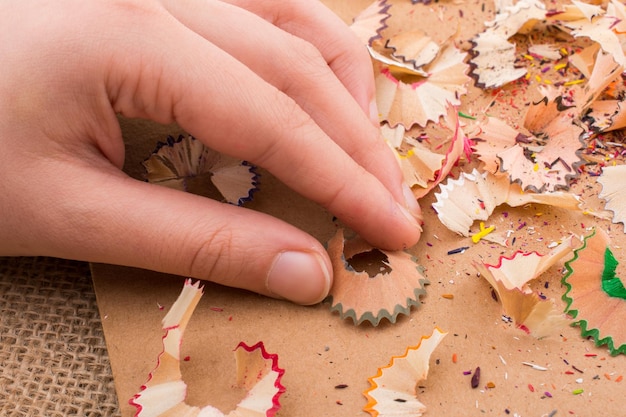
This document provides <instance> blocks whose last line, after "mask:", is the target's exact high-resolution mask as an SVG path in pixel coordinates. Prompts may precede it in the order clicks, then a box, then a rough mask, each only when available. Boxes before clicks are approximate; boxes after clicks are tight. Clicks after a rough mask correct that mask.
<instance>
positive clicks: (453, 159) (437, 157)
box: [387, 105, 468, 199]
mask: <svg viewBox="0 0 626 417" xmlns="http://www.w3.org/2000/svg"><path fill="white" fill-rule="evenodd" d="M441 126H442V127H443V128H444V129H441V130H442V131H445V132H451V133H452V134H451V136H449V142H450V145H449V146H448V148H447V151H446V154H445V155H443V154H440V153H437V152H433V151H432V150H430V149H429V148H427V147H426V146H424V145H422V144H420V143H419V142H417V143H409V141H402V142H401V143H400V144H399V146H396V148H395V149H394V150H395V151H397V153H398V160H399V162H400V168H401V169H402V173H403V175H404V180H405V181H406V183H407V184H408V185H409V187H411V191H413V195H414V196H415V198H417V199H419V198H422V197H424V196H425V195H426V194H428V193H429V192H430V191H431V190H432V189H434V188H435V187H436V186H437V184H439V183H440V182H441V181H443V180H444V179H445V178H446V177H447V176H448V174H449V173H450V171H451V170H452V168H453V167H454V165H455V164H456V163H457V162H458V161H459V159H460V158H461V157H462V155H463V154H464V153H465V154H467V148H468V145H466V142H467V137H466V135H465V133H464V132H463V130H462V129H461V127H460V123H459V116H458V112H457V110H456V108H455V107H454V106H452V105H448V108H447V113H446V117H445V118H444V120H443V123H441ZM395 130H396V131H397V130H398V129H397V128H396V129H395ZM387 132H388V131H387ZM413 142H414V141H413ZM390 143H391V141H390Z"/></svg>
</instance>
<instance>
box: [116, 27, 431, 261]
mask: <svg viewBox="0 0 626 417" xmlns="http://www.w3.org/2000/svg"><path fill="white" fill-rule="evenodd" d="M208 18H210V16H207V19H208ZM219 19H224V16H219ZM160 20H161V21H160V22H158V24H156V23H155V22H151V23H150V26H151V27H152V28H153V27H155V26H156V27H158V29H159V30H158V33H152V32H150V31H149V30H148V29H146V30H143V29H144V28H143V27H142V26H144V25H145V24H144V23H142V21H133V22H132V24H130V23H129V25H128V26H133V27H136V28H137V29H136V31H134V32H131V33H124V38H125V39H124V42H125V44H126V45H128V47H127V50H125V51H124V54H120V51H116V54H115V55H112V57H111V59H112V61H113V64H112V68H113V70H112V73H111V75H110V76H109V77H107V80H108V85H107V90H108V91H110V92H115V94H112V95H111V100H112V102H113V104H114V108H115V110H116V111H119V112H122V113H123V114H125V115H127V116H131V117H132V116H142V117H149V118H152V119H154V120H157V121H166V122H167V121H171V120H176V121H177V122H178V123H179V124H180V125H181V126H182V127H183V128H185V129H186V130H187V131H189V132H190V133H192V134H194V135H195V136H196V137H198V138H199V139H201V140H202V141H204V142H205V143H206V144H208V145H209V146H211V147H212V148H214V149H216V150H218V151H220V152H224V153H226V154H230V155H232V156H236V157H239V158H242V159H246V160H248V161H251V162H253V163H256V164H258V165H260V166H263V167H265V168H267V169H268V170H269V171H271V172H272V173H273V174H274V175H276V176H277V177H278V178H279V179H280V180H282V181H283V182H284V183H285V184H286V185H288V186H290V187H291V188H293V189H294V190H296V191H298V192H299V193H301V194H303V195H304V196H306V197H308V198H310V199H312V200H314V201H317V202H318V203H320V204H322V205H323V206H325V207H326V208H328V209H329V210H330V211H331V212H333V213H334V214H335V215H337V216H338V217H339V218H341V219H342V220H343V221H344V222H345V223H346V224H347V225H348V226H350V227H351V228H353V229H354V230H356V231H358V232H359V233H360V234H361V235H362V236H363V237H364V238H365V239H367V240H368V241H370V242H371V243H373V244H374V245H376V246H379V247H383V248H394V249H397V248H401V247H407V246H411V245H413V244H414V243H415V242H417V240H418V239H419V235H420V232H421V229H420V226H419V224H418V223H417V221H416V220H415V218H414V217H413V216H411V215H410V214H409V212H408V209H407V204H406V203H405V202H404V201H403V198H404V197H403V195H402V190H401V187H399V186H396V188H397V189H398V190H399V191H396V193H395V194H400V195H392V194H391V193H390V192H389V191H388V189H387V188H386V187H385V186H384V185H383V183H382V182H381V180H380V179H379V178H377V177H376V176H374V175H372V174H371V173H370V172H368V171H367V170H366V169H364V168H363V167H362V166H361V165H359V164H358V163H356V162H355V160H354V159H352V158H351V157H350V156H349V155H348V154H347V153H346V152H345V151H344V150H342V149H341V148H340V147H339V146H338V145H337V143H335V141H333V140H332V139H331V138H330V137H329V136H328V134H327V133H326V132H325V131H324V130H322V129H321V128H320V127H319V126H318V123H316V121H315V120H314V119H312V118H311V115H309V114H308V113H306V112H305V111H303V110H302V108H301V107H300V106H298V104H297V103H296V102H295V101H294V100H293V99H292V98H290V97H288V96H287V95H286V94H284V93H282V92H281V91H279V90H278V89H276V88H275V87H274V86H272V85H270V84H268V83H267V82H265V81H264V80H263V79H262V78H261V77H259V76H258V75H257V74H256V73H255V72H254V71H252V70H251V69H250V68H249V67H247V66H246V65H244V64H243V63H241V62H240V61H238V60H236V59H234V58H233V56H232V55H230V54H227V53H226V52H224V51H223V50H222V49H221V48H219V47H218V46H216V45H214V44H212V43H211V42H208V41H207V40H206V39H205V38H203V37H200V36H198V35H197V34H196V33H195V32H194V31H191V30H189V29H188V28H187V27H185V26H183V25H180V24H177V22H172V21H171V20H170V19H169V18H168V17H167V16H164V17H163V16H161V19H160ZM213 20H215V19H213ZM210 22H211V23H207V25H210V24H213V23H215V24H217V22H213V21H210ZM145 33H151V34H152V36H150V37H149V41H146V39H147V37H146V36H145ZM258 36H262V35H261V34H259V35H258ZM139 69H141V71H139ZM307 82H309V81H307ZM120 85H122V86H123V88H120V87H119V86H120ZM319 87H320V88H321V89H323V90H324V91H325V93H327V92H328V90H327V89H326V87H325V85H324V83H322V84H321V85H320V86H319ZM316 100H321V99H318V98H316ZM320 106H321V105H320ZM342 106H344V105H343V104H339V105H338V106H335V107H334V108H331V109H330V110H328V109H327V108H325V109H324V110H323V111H324V112H327V113H332V112H339V113H342V114H341V115H339V116H338V117H334V118H331V115H330V114H326V115H325V117H327V119H328V120H332V121H334V122H335V123H331V124H333V125H334V126H339V125H341V124H347V123H348V121H350V122H352V123H354V128H355V129H357V127H358V125H359V124H362V123H361V122H359V118H358V117H359V115H361V116H360V117H361V120H364V121H365V124H366V125H368V126H369V128H371V126H370V125H369V123H368V122H367V118H364V116H362V112H360V111H357V112H356V114H355V112H354V111H350V110H349V105H348V107H342ZM337 108H338V109H344V110H337ZM346 108H347V109H348V110H345V109H346ZM357 109H358V107H357ZM346 113H349V114H350V117H343V116H345V114H346ZM355 121H356V123H355ZM328 129H329V130H330V127H328ZM354 141H355V142H356V141H358V138H354ZM363 155H365V153H363ZM390 166H393V165H388V166H387V167H386V168H382V169H381V172H382V171H383V170H386V169H390V168H389V167H390ZM393 175H395V174H393ZM399 200H400V201H402V203H399V202H398V201H399ZM381 227H384V228H385V229H386V233H381Z"/></svg>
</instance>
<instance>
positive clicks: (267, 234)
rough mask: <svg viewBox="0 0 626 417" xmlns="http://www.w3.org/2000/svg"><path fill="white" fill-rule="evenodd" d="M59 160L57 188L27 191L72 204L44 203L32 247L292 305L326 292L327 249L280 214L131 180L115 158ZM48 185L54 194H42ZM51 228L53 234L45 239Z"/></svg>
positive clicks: (329, 274) (311, 300)
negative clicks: (95, 162)
mask: <svg viewBox="0 0 626 417" xmlns="http://www.w3.org/2000/svg"><path fill="white" fill-rule="evenodd" d="M59 164H62V166H58V167H54V166H53V167H50V170H51V172H59V170H60V169H62V170H63V172H64V173H65V176H66V178H67V175H70V176H71V178H75V179H77V180H73V181H65V182H64V183H63V187H62V188H61V189H60V188H57V187H51V186H49V184H48V186H46V187H41V188H42V190H40V192H37V193H33V194H31V195H37V196H39V197H38V198H41V201H40V203H41V202H42V201H55V200H56V201H59V200H62V201H67V202H71V204H55V205H52V206H51V207H50V205H48V208H47V209H46V210H45V211H44V212H43V216H42V213H41V212H40V213H39V214H38V222H42V223H39V224H40V225H41V224H43V225H46V228H45V234H43V233H42V236H39V237H36V238H35V239H32V242H36V243H34V244H36V245H42V246H43V247H40V248H33V249H34V250H33V252H34V253H42V252H43V253H45V254H47V255H50V256H57V257H66V258H68V257H69V258H74V259H81V260H86V261H90V262H103V263H111V264H118V265H126V266H133V267H139V268H145V269H152V270H156V271H160V272H166V273H172V274H177V275H183V276H189V277H194V278H199V279H204V280H210V281H213V282H216V283H219V284H223V285H227V286H232V287H238V288H243V289H248V290H251V291H255V292H257V293H260V294H264V295H268V296H272V297H276V298H285V299H289V300H291V301H293V302H295V303H298V304H314V303H317V302H319V301H321V300H322V299H323V298H324V297H325V296H326V295H327V293H328V291H329V288H330V285H331V282H332V267H331V264H330V260H329V259H328V255H327V253H326V251H325V250H324V248H323V247H322V245H321V244H320V243H319V242H318V241H317V240H316V239H314V238H313V237H311V236H309V235H308V234H306V233H304V232H302V231H301V230H299V229H297V228H295V227H293V226H291V225H289V224H287V223H285V222H283V221H280V220H278V219H275V218H273V217H271V216H269V215H266V214H263V213H258V212H255V211H252V210H248V209H244V208H241V207H236V206H232V205H228V204H222V203H219V202H217V201H214V200H210V199H207V198H204V197H200V196H197V195H193V194H189V193H185V192H182V191H177V190H172V189H168V188H165V187H161V186H157V185H152V184H148V183H144V182H141V181H137V180H134V179H132V178H130V177H127V176H126V175H124V174H123V173H121V172H119V171H117V170H116V169H115V168H113V167H112V166H110V169H95V168H94V167H93V166H89V167H87V166H81V165H80V162H78V163H75V164H71V165H70V166H68V164H67V161H65V162H62V163H61V162H59ZM100 168H101V167H100ZM52 189H54V190H55V191H54V193H55V196H51V195H46V190H52ZM59 190H61V191H60V192H61V193H62V198H59V196H58V194H59ZM47 193H48V194H50V191H48V192H47ZM32 206H33V207H40V204H32ZM68 219H71V220H69V221H68ZM35 229H39V230H41V229H44V228H42V227H39V228H35ZM32 235H33V234H31V236H32ZM49 236H54V239H55V240H54V241H53V242H46V239H49ZM32 242H30V244H31V245H32V244H33V243H32ZM50 248H53V249H50ZM46 252H48V253H46Z"/></svg>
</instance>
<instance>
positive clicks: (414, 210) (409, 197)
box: [402, 183, 422, 223]
mask: <svg viewBox="0 0 626 417" xmlns="http://www.w3.org/2000/svg"><path fill="white" fill-rule="evenodd" d="M402 193H403V194H404V200H405V201H406V208H407V209H408V210H409V213H411V215H412V216H413V217H414V218H415V219H416V220H418V221H419V222H420V223H421V222H422V208H421V207H420V205H419V203H418V202H417V199H416V198H415V195H414V194H413V191H411V187H409V185H408V184H407V183H403V184H402Z"/></svg>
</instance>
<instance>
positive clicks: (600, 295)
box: [562, 228, 626, 355]
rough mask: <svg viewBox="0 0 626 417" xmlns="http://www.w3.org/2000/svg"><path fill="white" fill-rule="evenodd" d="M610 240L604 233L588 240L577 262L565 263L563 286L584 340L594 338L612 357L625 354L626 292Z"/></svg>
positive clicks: (576, 255) (597, 232)
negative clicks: (604, 346) (619, 275)
mask: <svg viewBox="0 0 626 417" xmlns="http://www.w3.org/2000/svg"><path fill="white" fill-rule="evenodd" d="M609 244H610V239H609V236H608V235H607V234H606V232H604V231H603V230H602V229H598V228H596V229H595V230H594V232H593V233H592V234H591V235H589V236H587V237H585V239H584V244H583V246H582V247H581V248H579V249H576V250H575V251H574V259H572V260H570V261H568V262H566V263H565V267H566V270H567V273H566V275H565V276H564V277H563V280H562V283H563V284H564V285H565V286H566V292H565V294H563V300H564V301H566V302H567V307H566V310H565V311H566V312H567V313H568V314H570V315H571V316H572V317H574V319H576V321H575V322H574V325H576V326H580V329H581V335H582V336H583V337H585V338H586V337H592V338H593V339H594V340H595V344H596V346H603V345H606V346H607V348H608V350H609V352H610V353H611V355H618V354H620V353H621V354H626V327H625V326H624V317H626V288H624V282H623V281H622V280H621V279H620V278H619V277H618V276H617V275H616V274H615V271H616V269H617V265H618V261H617V260H616V259H615V257H614V256H613V253H612V251H611V249H610V248H609Z"/></svg>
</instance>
